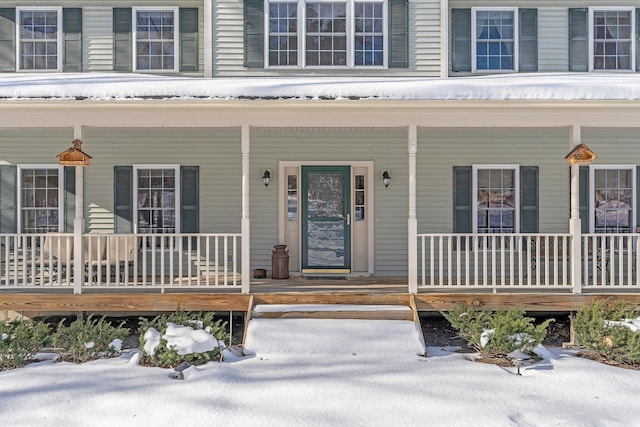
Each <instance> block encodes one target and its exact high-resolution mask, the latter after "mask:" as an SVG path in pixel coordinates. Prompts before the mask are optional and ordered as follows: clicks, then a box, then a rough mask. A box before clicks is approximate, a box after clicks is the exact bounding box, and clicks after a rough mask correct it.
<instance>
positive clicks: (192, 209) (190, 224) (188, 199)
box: [180, 166, 200, 233]
mask: <svg viewBox="0 0 640 427" xmlns="http://www.w3.org/2000/svg"><path fill="white" fill-rule="evenodd" d="M199 173H200V168H199V166H182V167H180V187H181V188H180V198H181V200H180V209H181V210H180V216H181V219H180V232H181V233H197V232H198V231H200V224H199V220H200V213H199V204H200V182H199Z"/></svg>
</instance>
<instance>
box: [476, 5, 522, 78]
mask: <svg viewBox="0 0 640 427" xmlns="http://www.w3.org/2000/svg"><path fill="white" fill-rule="evenodd" d="M471 12H472V17H471V34H472V43H471V51H472V52H471V54H472V71H473V72H482V71H491V72H496V71H518V65H517V64H518V44H517V43H516V40H518V14H517V13H516V12H517V9H516V8H507V9H504V8H500V9H479V8H472V9H471Z"/></svg>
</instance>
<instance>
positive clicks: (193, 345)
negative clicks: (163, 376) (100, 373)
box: [139, 310, 229, 368]
mask: <svg viewBox="0 0 640 427" xmlns="http://www.w3.org/2000/svg"><path fill="white" fill-rule="evenodd" d="M213 316H214V313H213V312H208V313H192V312H186V311H181V310H177V311H176V312H175V313H171V314H164V315H161V316H156V317H155V318H153V319H152V320H149V319H146V318H144V317H141V318H140V322H139V326H140V330H139V332H140V351H141V353H142V363H143V364H145V365H152V366H160V367H164V368H175V367H176V366H178V365H180V364H181V363H182V362H188V363H190V364H192V365H202V364H204V363H207V362H210V361H212V360H220V358H221V351H222V349H223V348H224V341H225V340H226V339H228V337H229V333H228V332H227V329H226V326H227V324H226V322H222V321H221V320H215V319H214V317H213Z"/></svg>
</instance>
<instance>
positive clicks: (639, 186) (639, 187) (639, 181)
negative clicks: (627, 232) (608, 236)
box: [631, 166, 640, 233]
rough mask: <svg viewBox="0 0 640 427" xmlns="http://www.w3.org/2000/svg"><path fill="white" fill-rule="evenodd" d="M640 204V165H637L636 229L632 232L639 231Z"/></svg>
mask: <svg viewBox="0 0 640 427" xmlns="http://www.w3.org/2000/svg"><path fill="white" fill-rule="evenodd" d="M639 204H640V166H636V205H635V206H634V207H633V209H635V211H636V229H635V230H631V232H632V233H637V232H638V227H640V209H638V205H639Z"/></svg>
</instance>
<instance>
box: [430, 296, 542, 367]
mask: <svg viewBox="0 0 640 427" xmlns="http://www.w3.org/2000/svg"><path fill="white" fill-rule="evenodd" d="M442 315H443V316H444V317H445V319H447V320H448V321H449V323H451V326H453V327H454V328H455V329H457V330H458V333H459V334H460V336H461V337H462V338H463V339H464V340H466V341H467V344H468V345H469V346H470V347H473V348H474V349H475V350H477V351H478V352H480V353H481V354H482V355H483V356H487V357H504V356H506V355H507V354H508V353H510V352H512V351H514V350H518V349H519V350H522V351H524V352H526V353H529V354H531V353H532V350H533V348H535V347H536V346H537V345H538V344H540V343H541V342H542V340H544V338H545V336H546V335H547V327H548V326H549V323H551V322H552V321H553V320H554V319H548V320H545V321H544V322H542V323H541V324H539V325H537V326H536V325H535V324H534V323H533V321H534V320H535V319H533V318H532V317H526V316H525V312H524V310H497V311H490V310H476V309H474V308H471V307H469V306H468V305H464V304H463V305H459V306H457V307H455V308H454V309H453V310H451V311H448V312H442Z"/></svg>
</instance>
